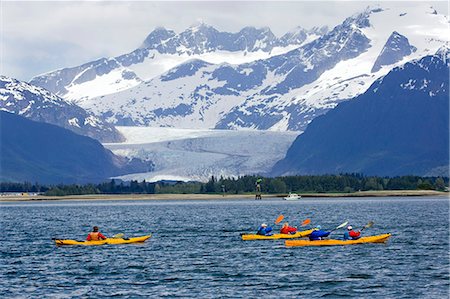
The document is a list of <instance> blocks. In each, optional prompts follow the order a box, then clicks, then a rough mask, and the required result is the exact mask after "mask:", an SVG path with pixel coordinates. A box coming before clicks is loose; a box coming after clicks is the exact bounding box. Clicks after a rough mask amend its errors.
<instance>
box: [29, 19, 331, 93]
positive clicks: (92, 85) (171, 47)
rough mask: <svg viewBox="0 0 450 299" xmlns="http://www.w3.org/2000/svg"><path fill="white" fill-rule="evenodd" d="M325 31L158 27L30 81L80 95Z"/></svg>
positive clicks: (256, 54) (245, 57)
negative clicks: (114, 52)
mask: <svg viewBox="0 0 450 299" xmlns="http://www.w3.org/2000/svg"><path fill="white" fill-rule="evenodd" d="M326 31H327V28H326V27H322V28H317V27H314V28H312V29H311V30H305V29H303V28H300V27H297V28H295V29H294V30H292V31H291V32H289V33H287V34H286V35H284V36H282V37H281V38H277V37H276V36H275V35H274V34H273V33H272V32H271V31H270V29H269V28H261V29H257V28H254V27H245V28H243V29H242V30H240V31H239V32H237V33H229V32H221V31H218V30H216V29H215V28H214V27H212V26H208V25H206V24H204V23H201V24H199V25H196V26H192V27H189V28H188V29H186V30H185V31H183V32H181V33H179V34H177V33H175V32H174V31H172V30H168V29H165V28H162V27H158V28H156V29H155V30H154V31H152V32H151V33H150V34H149V35H148V36H147V38H146V39H145V40H144V42H143V43H142V45H141V46H140V47H139V48H138V49H136V50H134V51H132V52H131V53H128V54H124V55H120V56H118V57H114V58H102V59H99V60H96V61H93V62H88V63H86V64H83V65H81V66H77V67H71V68H64V69H61V70H57V71H53V72H49V73H46V74H43V75H39V76H36V77H34V78H33V79H32V80H31V81H30V83H32V84H35V85H38V86H42V87H44V88H46V89H48V90H50V91H51V92H53V93H55V94H57V95H59V96H62V97H64V98H66V99H69V100H74V101H78V100H80V99H85V98H92V97H96V96H101V95H106V94H110V93H115V92H118V91H120V90H124V89H127V88H130V87H133V86H136V85H138V84H139V83H141V82H142V80H148V79H151V78H153V77H156V76H158V75H161V74H162V73H164V72H166V71H168V70H169V69H171V68H173V67H175V66H177V65H179V64H181V63H183V62H186V61H188V60H190V59H202V60H205V61H208V62H210V63H223V62H227V63H245V62H250V61H254V60H257V59H263V58H268V57H271V56H273V55H276V54H280V53H285V52H287V51H289V50H291V49H293V48H295V47H298V46H299V45H301V44H302V43H303V42H305V41H309V40H312V39H314V38H316V37H318V36H319V35H320V34H323V33H324V32H326Z"/></svg>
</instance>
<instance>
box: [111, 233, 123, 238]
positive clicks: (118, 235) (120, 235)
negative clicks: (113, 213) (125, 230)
mask: <svg viewBox="0 0 450 299" xmlns="http://www.w3.org/2000/svg"><path fill="white" fill-rule="evenodd" d="M123 236H124V234H117V235H114V236H113V238H122V237H123Z"/></svg>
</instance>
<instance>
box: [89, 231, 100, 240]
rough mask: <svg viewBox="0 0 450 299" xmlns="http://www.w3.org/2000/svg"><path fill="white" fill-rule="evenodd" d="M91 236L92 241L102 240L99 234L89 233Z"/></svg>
mask: <svg viewBox="0 0 450 299" xmlns="http://www.w3.org/2000/svg"><path fill="white" fill-rule="evenodd" d="M89 236H91V241H99V240H100V238H99V236H98V232H91V233H89Z"/></svg>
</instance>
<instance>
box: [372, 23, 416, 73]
mask: <svg viewBox="0 0 450 299" xmlns="http://www.w3.org/2000/svg"><path fill="white" fill-rule="evenodd" d="M416 50H417V48H416V47H414V46H411V45H410V44H409V41H408V39H407V38H406V37H405V36H403V35H401V34H400V33H398V32H396V31H394V32H392V34H391V36H389V39H388V40H387V42H386V44H385V45H384V47H383V50H382V51H381V53H380V55H379V56H378V58H377V60H376V61H375V63H374V65H373V68H372V73H374V72H378V71H379V70H380V69H381V67H382V66H385V65H391V64H394V63H396V62H398V61H401V60H402V59H403V58H404V57H406V56H408V55H411V53H413V52H415V51H416Z"/></svg>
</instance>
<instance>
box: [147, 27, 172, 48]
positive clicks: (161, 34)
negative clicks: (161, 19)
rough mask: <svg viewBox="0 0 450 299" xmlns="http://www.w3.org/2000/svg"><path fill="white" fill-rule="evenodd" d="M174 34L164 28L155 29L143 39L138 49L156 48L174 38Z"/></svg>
mask: <svg viewBox="0 0 450 299" xmlns="http://www.w3.org/2000/svg"><path fill="white" fill-rule="evenodd" d="M175 35H176V34H175V32H174V31H173V30H167V29H166V28H164V27H156V28H155V29H154V30H153V31H152V32H150V34H149V35H148V36H147V37H146V38H145V40H144V42H143V43H142V45H141V46H140V48H156V47H158V46H159V45H160V44H161V43H162V42H164V41H166V40H168V39H170V38H172V37H174V36H175Z"/></svg>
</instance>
